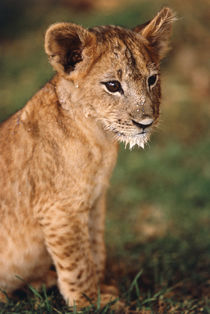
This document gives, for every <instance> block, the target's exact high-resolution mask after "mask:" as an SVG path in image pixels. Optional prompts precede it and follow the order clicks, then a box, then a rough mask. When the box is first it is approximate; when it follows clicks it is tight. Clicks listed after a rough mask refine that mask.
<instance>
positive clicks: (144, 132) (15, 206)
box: [0, 8, 174, 307]
mask: <svg viewBox="0 0 210 314" xmlns="http://www.w3.org/2000/svg"><path fill="white" fill-rule="evenodd" d="M173 19H174V15H173V13H172V11H171V10H170V9H168V8H165V9H163V10H162V11H161V12H160V13H159V14H158V15H157V16H156V17H155V18H154V19H153V20H152V21H151V22H148V23H145V24H144V26H138V27H136V28H135V29H133V30H128V29H124V28H121V27H116V26H103V27H96V28H93V29H90V30H86V29H84V28H82V27H81V26H78V25H75V24H71V23H59V24H55V25H52V26H51V27H50V28H49V29H48V31H47V33H46V38H45V49H46V53H47V54H48V56H49V60H50V62H51V64H52V66H53V67H54V68H55V69H56V71H57V74H56V75H55V76H54V78H53V79H52V80H51V81H50V82H48V83H47V84H46V85H45V86H44V87H43V88H42V89H41V90H40V91H38V93H37V94H36V95H35V96H34V97H33V98H32V99H31V100H30V101H29V102H28V103H27V104H26V105H25V107H24V108H23V109H21V110H20V111H18V112H17V113H16V114H14V115H13V116H12V117H11V118H9V119H8V120H7V121H5V122H4V123H2V124H1V126H0V171H1V176H0V230H1V232H0V288H1V289H2V291H3V290H4V291H6V292H7V293H8V294H11V293H12V292H13V291H14V290H16V289H18V288H21V287H22V286H23V285H24V284H32V285H34V286H35V287H37V288H38V287H39V286H40V284H41V283H44V284H46V285H47V286H50V285H52V284H54V283H55V282H56V278H55V276H54V275H53V274H52V272H50V270H49V269H50V266H51V265H52V264H54V265H55V268H56V273H57V278H58V279H57V283H58V287H59V289H60V292H61V294H62V295H63V297H64V298H65V300H66V302H67V303H68V304H69V305H73V304H74V302H76V304H77V305H78V306H81V307H82V306H85V305H86V304H87V301H86V299H85V298H84V297H83V294H86V295H87V296H88V297H89V298H92V299H93V301H94V300H96V298H97V290H98V286H99V284H101V283H102V281H103V276H104V267H105V244H104V220H105V197H106V190H107V187H108V185H109V178H110V176H111V173H112V169H113V167H114V165H115V162H116V158H117V140H119V141H123V142H125V143H127V144H130V147H132V146H134V145H135V144H136V145H139V146H142V147H143V145H144V143H146V142H147V141H148V139H149V136H150V133H151V131H152V129H153V128H154V127H155V126H156V124H157V121H158V117H159V105H160V74H159V62H160V59H162V57H163V56H164V54H165V52H166V50H167V48H168V38H169V35H170V31H171V24H172V22H173ZM154 75H155V78H156V80H155V83H154V84H152V85H151V84H150V86H149V85H148V79H149V77H151V76H154ZM110 81H119V82H120V84H121V88H122V89H121V90H120V91H119V90H118V91H114V92H112V91H110V90H108V89H107V86H106V82H110ZM153 81H154V77H153ZM20 278H22V280H20ZM101 287H102V295H101V301H102V304H103V303H105V302H107V301H108V300H110V299H111V298H112V293H111V292H110V291H113V290H112V289H106V288H104V286H101ZM0 295H2V294H0ZM2 298H3V295H2Z"/></svg>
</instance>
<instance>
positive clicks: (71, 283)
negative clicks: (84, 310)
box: [39, 208, 98, 307]
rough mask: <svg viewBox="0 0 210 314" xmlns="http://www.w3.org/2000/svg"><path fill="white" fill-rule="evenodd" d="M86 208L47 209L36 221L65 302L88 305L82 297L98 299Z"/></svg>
mask: <svg viewBox="0 0 210 314" xmlns="http://www.w3.org/2000/svg"><path fill="white" fill-rule="evenodd" d="M88 216H89V212H88V209H87V210H78V211H77V212H76V211H75V212H72V213H70V212H69V211H68V210H65V208H60V209H59V208H56V209H50V210H49V211H48V212H47V213H45V215H43V217H42V215H40V217H39V220H40V223H41V226H42V228H43V231H44V236H45V242H46V246H47V249H48V251H49V253H50V255H51V256H52V259H53V261H54V264H55V267H56V271H57V275H58V286H59V290H60V292H61V294H62V295H63V297H64V299H65V300H66V302H67V303H68V304H69V305H71V306H73V305H74V303H76V304H77V305H78V306H79V307H84V306H86V305H89V302H88V301H87V299H86V298H85V297H84V294H85V295H87V296H88V297H89V298H90V299H92V300H93V301H95V300H96V298H97V289H98V282H97V277H96V269H95V265H94V262H93V256H92V252H91V245H90V239H89V228H88Z"/></svg>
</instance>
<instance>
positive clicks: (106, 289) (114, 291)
mask: <svg viewBox="0 0 210 314" xmlns="http://www.w3.org/2000/svg"><path fill="white" fill-rule="evenodd" d="M100 291H101V293H102V294H111V295H113V296H115V297H118V295H119V290H118V288H117V287H116V286H114V285H104V284H102V285H101V286H100Z"/></svg>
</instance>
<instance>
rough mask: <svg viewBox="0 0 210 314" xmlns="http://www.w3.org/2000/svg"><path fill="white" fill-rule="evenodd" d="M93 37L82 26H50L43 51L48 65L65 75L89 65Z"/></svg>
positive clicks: (61, 24)
mask: <svg viewBox="0 0 210 314" xmlns="http://www.w3.org/2000/svg"><path fill="white" fill-rule="evenodd" d="M95 41H96V38H95V35H94V34H92V33H91V32H89V31H88V30H86V29H85V28H83V27H82V26H79V25H76V24H72V23H57V24H53V25H51V26H50V27H49V28H48V30H47V32H46V35H45V51H46V53H47V55H48V56H49V60H50V63H51V64H52V66H53V67H54V69H55V70H56V71H58V72H61V73H65V74H67V75H69V74H71V73H72V72H74V70H80V71H82V72H84V71H85V69H87V67H88V65H90V63H91V62H90V61H91V57H92V54H93V51H94V44H95Z"/></svg>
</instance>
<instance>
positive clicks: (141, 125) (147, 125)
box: [132, 118, 154, 130]
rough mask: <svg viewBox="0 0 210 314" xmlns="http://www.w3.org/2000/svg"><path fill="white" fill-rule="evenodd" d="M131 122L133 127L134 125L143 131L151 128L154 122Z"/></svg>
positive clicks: (150, 120)
mask: <svg viewBox="0 0 210 314" xmlns="http://www.w3.org/2000/svg"><path fill="white" fill-rule="evenodd" d="M132 122H133V124H134V125H136V126H137V127H139V128H141V129H143V130H144V129H146V128H148V127H149V126H151V125H152V124H153V122H154V120H153V119H151V118H145V119H143V120H141V121H140V122H137V121H135V120H132Z"/></svg>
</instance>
